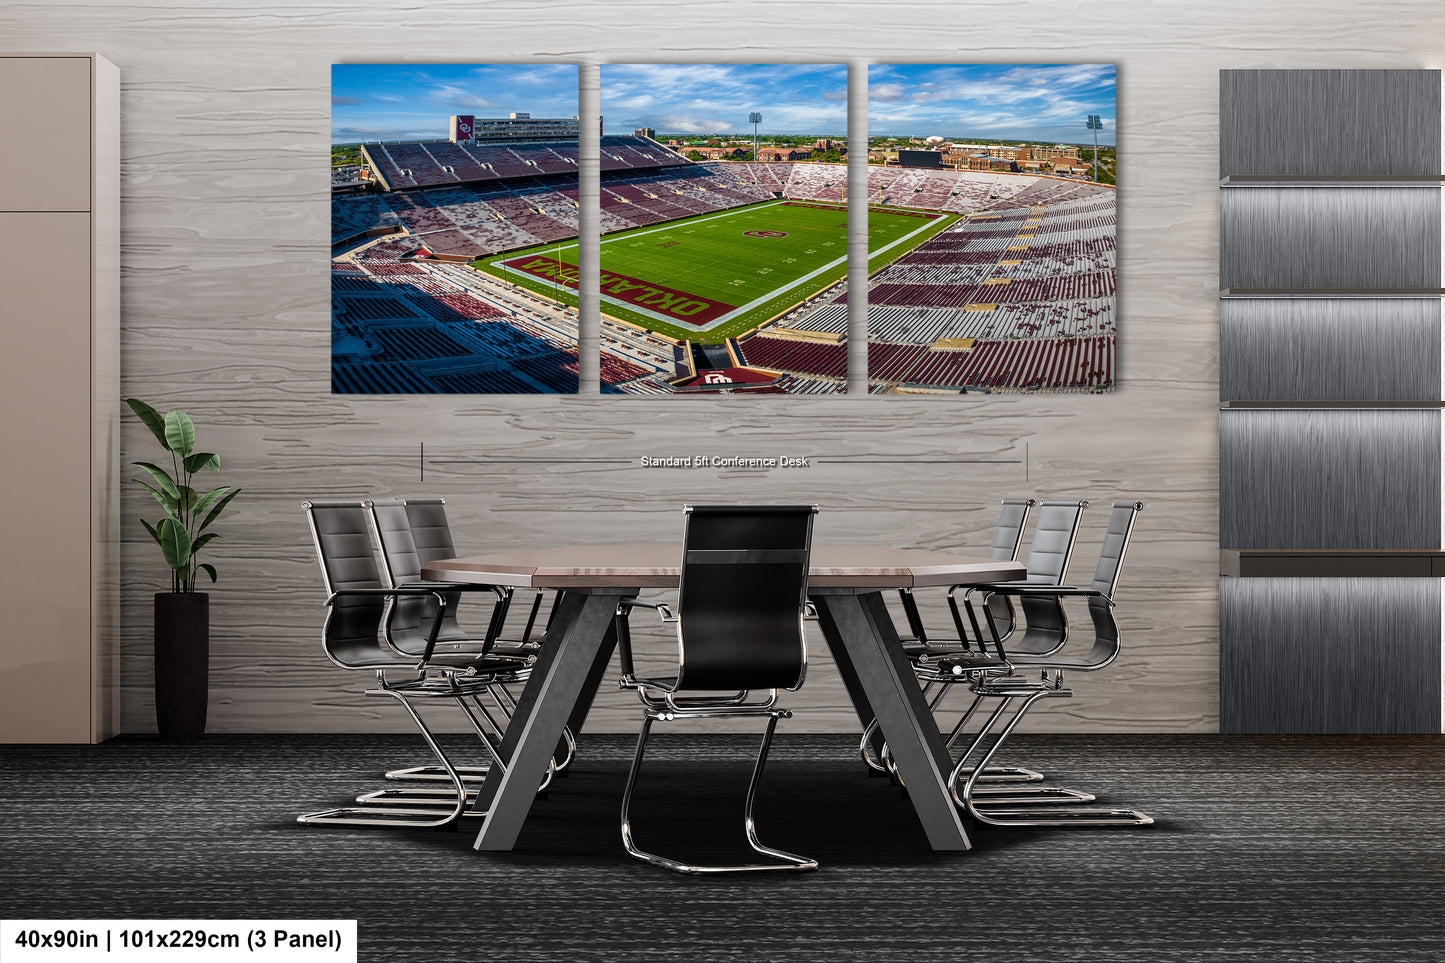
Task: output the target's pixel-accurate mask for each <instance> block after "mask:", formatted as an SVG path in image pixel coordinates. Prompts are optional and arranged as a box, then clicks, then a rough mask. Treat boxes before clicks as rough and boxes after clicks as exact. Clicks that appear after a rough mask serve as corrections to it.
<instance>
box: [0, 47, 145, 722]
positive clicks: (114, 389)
mask: <svg viewBox="0 0 1445 963" xmlns="http://www.w3.org/2000/svg"><path fill="white" fill-rule="evenodd" d="M77 78H84V83H83V84H81V83H78V82H76V79H77ZM0 82H3V83H5V84H6V85H7V89H14V90H24V91H28V92H32V95H33V97H34V99H33V100H32V101H30V102H28V103H26V104H24V105H22V107H23V109H21V108H17V106H16V105H15V104H14V103H11V104H7V105H5V106H4V107H0V123H3V124H5V125H7V126H6V135H7V136H6V138H5V141H4V142H3V144H0V172H3V173H0V181H3V182H4V184H3V192H0V200H3V202H4V204H8V205H10V206H11V209H0V316H3V317H4V318H5V321H6V335H7V342H6V350H5V351H4V352H0V404H3V406H4V407H3V410H4V411H5V412H6V413H7V416H6V419H5V422H4V428H3V446H4V451H5V460H6V470H5V471H4V472H0V504H3V505H5V506H6V519H5V532H6V535H5V549H6V551H5V557H4V563H3V566H4V567H3V571H0V610H3V611H4V612H5V618H6V631H5V632H4V633H3V635H0V743H4V742H12V743H13V742H54V743H85V742H98V741H101V740H103V739H106V738H109V737H110V736H112V735H115V734H116V733H117V732H118V730H119V722H120V711H119V710H120V706H119V701H118V698H119V677H118V676H119V658H118V652H117V651H116V649H117V641H116V636H117V634H118V626H119V583H120V574H119V570H120V562H119V515H120V499H119V476H120V465H119V447H120V445H119V437H120V432H119V424H120V334H119V332H120V312H119V290H120V272H119V246H120V217H119V165H120V158H119V136H118V133H119V131H118V119H117V118H118V113H119V106H120V94H119V91H120V84H119V72H118V71H117V70H116V68H115V66H114V65H113V64H110V63H109V62H107V61H105V60H104V58H101V57H98V56H95V55H91V54H68V55H67V54H44V55H6V54H0ZM10 85H15V86H10ZM42 100H43V101H44V103H40V102H39V101H42ZM57 117H62V118H64V120H65V129H66V131H67V132H68V133H67V134H66V136H65V137H64V139H63V140H56V137H57V134H56V132H55V118H57ZM27 125H28V126H27ZM77 131H79V132H80V134H79V135H77V133H76V132H77ZM57 144H63V145H64V149H60V148H58V147H57V146H56V145H57ZM47 153H51V154H55V155H56V162H55V164H54V165H53V167H51V168H50V169H48V170H44V171H41V170H38V169H37V168H36V165H35V163H34V155H36V154H47ZM77 158H78V160H77ZM81 161H83V163H80V162H81ZM67 205H79V207H80V209H79V210H70V209H67Z"/></svg>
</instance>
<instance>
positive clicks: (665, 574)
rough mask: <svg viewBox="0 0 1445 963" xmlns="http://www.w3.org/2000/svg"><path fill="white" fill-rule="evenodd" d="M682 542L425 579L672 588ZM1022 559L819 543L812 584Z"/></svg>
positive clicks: (486, 561)
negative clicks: (999, 558)
mask: <svg viewBox="0 0 1445 963" xmlns="http://www.w3.org/2000/svg"><path fill="white" fill-rule="evenodd" d="M681 565H682V547H681V546H680V545H677V544H671V545H572V546H566V547H562V548H538V549H527V550H524V551H519V552H500V553H497V554H495V555H473V556H469V557H467V558H452V559H440V560H438V561H435V562H431V563H429V564H427V565H424V566H422V570H421V574H422V578H425V579H431V580H434V581H440V582H474V583H481V584H486V585H511V586H517V587H523V588H669V587H670V588H675V587H676V586H677V580H678V575H679V573H680V571H681ZM1024 573H1025V569H1024V566H1023V565H1022V563H1019V562H1009V561H999V560H998V559H990V558H980V557H977V556H968V555H952V554H949V553H947V552H930V551H926V550H923V549H913V548H888V547H885V546H880V545H814V546H813V552H812V565H811V566H810V568H809V571H808V585H809V586H810V587H812V588H841V589H886V588H921V587H924V586H930V585H933V586H937V585H957V584H960V583H968V584H976V583H978V582H1007V581H1012V580H1014V579H1021V578H1023V577H1024Z"/></svg>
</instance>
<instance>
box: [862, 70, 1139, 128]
mask: <svg viewBox="0 0 1445 963" xmlns="http://www.w3.org/2000/svg"><path fill="white" fill-rule="evenodd" d="M1115 103H1116V95H1115V70H1114V65H1113V64H951V65H945V64H874V65H871V66H870V67H869V68H868V133H869V135H870V136H873V137H877V136H880V135H904V134H906V135H909V136H914V137H932V136H935V135H936V136H939V137H946V138H948V139H949V140H959V139H967V138H969V137H982V138H989V139H1009V138H1018V139H1019V140H1034V141H1048V142H1058V143H1066V144H1083V143H1092V140H1093V134H1092V132H1090V131H1089V130H1088V129H1086V128H1085V127H1084V119H1085V118H1086V117H1087V116H1088V115H1089V114H1098V115H1099V116H1100V118H1101V119H1102V120H1103V124H1104V129H1103V130H1101V131H1099V143H1100V144H1109V145H1113V144H1114V134H1115V130H1114V122H1115V117H1116V113H1117V112H1116V110H1115Z"/></svg>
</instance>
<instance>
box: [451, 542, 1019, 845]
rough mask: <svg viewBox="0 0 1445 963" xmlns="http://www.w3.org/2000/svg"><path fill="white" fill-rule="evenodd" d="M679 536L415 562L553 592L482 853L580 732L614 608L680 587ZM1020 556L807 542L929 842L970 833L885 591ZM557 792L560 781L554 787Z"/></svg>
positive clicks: (862, 717) (1004, 568)
mask: <svg viewBox="0 0 1445 963" xmlns="http://www.w3.org/2000/svg"><path fill="white" fill-rule="evenodd" d="M681 563H682V550H681V547H680V546H678V545H676V544H672V545H577V546H569V547H563V548H545V549H533V550H523V551H516V552H504V553H500V554H495V555H477V556H471V557H468V558H454V559H442V560H438V561H434V562H431V563H429V564H427V565H424V566H423V567H422V578H424V579H429V580H433V581H440V582H460V583H470V584H482V585H501V586H511V587H516V588H535V589H557V590H559V592H560V594H559V596H558V598H557V601H556V604H555V609H554V614H553V616H552V621H551V624H550V625H549V627H548V629H547V636H546V639H545V641H544V643H543V645H542V648H541V651H540V653H539V654H538V657H537V662H536V664H535V665H534V666H533V667H532V673H531V677H530V678H529V679H528V681H527V684H526V687H525V688H524V689H523V691H522V694H521V697H520V698H519V699H518V700H517V707H516V710H515V711H514V712H513V714H512V718H511V721H510V722H509V723H508V724H507V728H506V731H505V733H504V734H503V738H502V743H501V746H500V750H499V751H500V753H501V756H502V758H504V759H507V760H508V765H507V768H506V770H505V771H502V770H501V769H500V768H499V767H493V768H492V769H491V770H490V771H489V772H488V774H487V777H486V781H485V782H484V783H483V784H482V785H481V787H479V791H478V793H477V798H476V801H475V802H474V803H473V806H474V809H475V811H477V812H481V811H482V810H485V811H486V813H487V815H486V818H485V820H484V821H483V823H482V828H481V831H480V832H479V833H478V834H477V840H476V844H475V848H477V849H479V850H509V849H511V848H512V847H513V846H514V845H515V844H516V841H517V836H518V834H519V833H520V832H521V829H522V825H523V823H524V822H525V821H526V818H527V814H528V812H529V811H530V810H531V806H532V802H533V799H534V798H535V796H536V791H537V785H538V784H539V783H540V782H541V781H542V779H543V777H544V775H545V773H546V770H547V766H548V763H549V762H550V761H551V759H552V756H553V752H554V751H555V750H556V748H557V745H558V743H559V741H560V740H561V739H562V736H563V728H564V727H565V726H568V725H570V726H571V727H572V731H573V732H577V731H579V730H580V729H581V726H582V723H583V721H584V720H585V719H586V716H587V711H588V709H589V708H590V707H591V705H592V698H593V695H594V694H595V693H596V691H597V687H598V686H599V685H600V684H601V683H602V680H603V677H604V675H605V674H606V671H607V667H608V665H609V663H610V661H611V658H612V652H613V649H614V648H615V645H616V636H615V633H614V629H613V615H614V614H615V613H616V611H617V606H618V603H619V602H620V601H621V600H622V599H624V598H631V597H633V596H636V595H637V594H638V593H639V592H640V591H641V590H642V589H644V588H676V587H677V584H678V576H679V574H680V572H681ZM1024 573H1025V570H1024V566H1023V565H1022V564H1020V563H1018V562H1013V561H1001V560H997V559H989V558H976V557H968V556H962V555H952V554H948V553H943V552H932V551H923V550H915V549H893V548H885V547H879V546H875V545H814V546H813V550H812V557H811V567H810V569H809V573H808V597H809V598H810V599H811V600H812V602H813V603H814V605H816V606H817V609H818V626H819V628H820V629H821V631H822V634H823V638H824V640H825V641H826V642H827V645H828V648H829V650H830V651H831V653H832V655H833V660H834V662H835V663H836V664H837V667H838V672H839V674H840V675H841V676H842V680H843V684H844V686H845V688H846V689H847V691H848V697H849V698H850V699H851V700H852V703H853V708H854V709H855V710H856V712H857V713H858V719H859V722H860V725H866V724H867V722H868V721H869V720H872V719H874V718H876V719H877V720H878V726H879V730H880V731H881V735H882V738H883V739H884V740H886V741H887V743H888V751H889V753H890V755H891V756H892V758H893V761H894V763H895V764H896V765H897V767H898V774H899V776H900V778H901V779H902V780H903V783H904V785H906V786H907V787H908V797H909V799H910V800H911V801H912V803H913V807H914V809H915V810H916V811H917V813H918V818H919V821H920V822H921V823H922V824H923V829H924V832H925V833H926V834H927V838H928V841H929V843H930V845H931V846H932V847H933V848H934V849H936V850H966V849H968V848H969V841H968V834H967V832H966V831H965V830H964V826H963V822H962V820H961V819H960V817H959V812H958V809H957V807H956V806H955V805H954V802H953V798H952V796H951V794H950V792H949V790H948V786H947V785H946V781H947V777H948V774H949V772H950V770H951V769H952V768H953V767H952V763H951V762H950V760H949V756H948V750H947V748H946V747H945V745H944V741H943V736H942V735H941V734H940V732H939V730H938V726H937V724H936V723H935V722H934V721H933V716H932V714H931V713H930V712H929V709H928V705H927V703H926V702H925V700H924V698H923V693H922V689H921V688H920V686H919V684H918V681H917V679H916V677H915V675H914V673H913V670H912V667H911V666H910V664H909V662H908V660H907V658H906V657H905V656H904V654H903V649H902V646H901V645H900V643H899V639H898V634H897V632H896V631H895V630H894V627H893V621H892V619H891V617H890V616H889V614H888V610H887V608H886V606H885V604H884V600H883V592H885V591H887V590H891V589H900V588H925V587H929V586H944V587H946V586H950V585H959V584H965V585H974V584H979V583H982V582H1003V581H1012V580H1015V579H1021V578H1023V577H1024ZM553 791H557V787H555V786H554V789H553Z"/></svg>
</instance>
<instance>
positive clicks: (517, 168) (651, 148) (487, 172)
mask: <svg viewBox="0 0 1445 963" xmlns="http://www.w3.org/2000/svg"><path fill="white" fill-rule="evenodd" d="M601 149H602V157H601V160H602V169H603V170H604V171H608V170H634V169H639V168H648V167H670V166H674V165H677V164H686V163H688V161H687V160H686V159H685V158H683V157H679V156H678V155H677V154H674V153H673V152H672V151H670V150H668V149H667V148H666V147H663V146H662V145H661V144H659V143H657V142H656V141H654V140H649V139H648V138H646V137H620V136H618V137H604V138H602V148H601ZM361 153H362V155H363V156H364V157H365V158H366V162H367V164H368V165H369V166H370V167H371V170H372V172H373V173H374V174H375V175H376V179H377V180H378V181H379V182H380V183H381V185H382V186H383V187H384V188H385V189H386V190H389V191H396V190H402V189H405V188H408V187H437V186H442V185H448V184H477V183H486V182H492V181H503V180H506V179H508V178H512V177H536V176H538V175H543V174H572V175H574V176H575V175H576V173H577V170H578V164H579V163H580V158H579V156H578V150H577V143H576V142H575V141H542V142H537V143H530V144H466V143H454V142H453V141H449V140H436V141H415V142H407V143H395V144H386V143H377V144H362V145H361Z"/></svg>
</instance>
